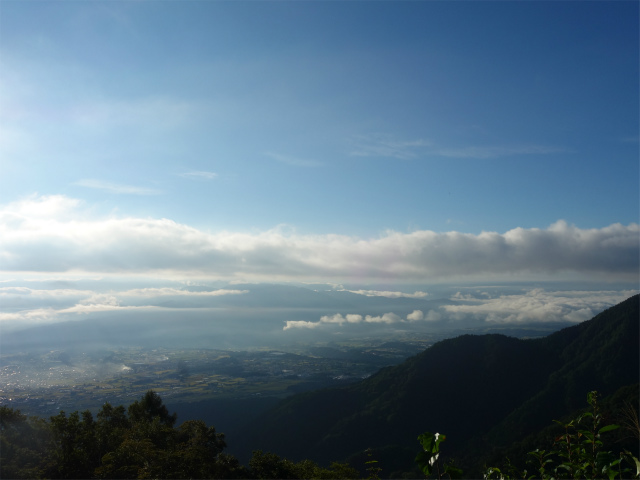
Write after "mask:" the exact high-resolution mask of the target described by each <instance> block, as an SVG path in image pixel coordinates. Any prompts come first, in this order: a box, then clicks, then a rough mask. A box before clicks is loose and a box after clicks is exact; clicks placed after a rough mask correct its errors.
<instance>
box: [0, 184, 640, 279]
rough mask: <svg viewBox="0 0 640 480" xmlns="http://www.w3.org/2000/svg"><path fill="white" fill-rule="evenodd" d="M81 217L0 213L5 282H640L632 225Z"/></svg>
mask: <svg viewBox="0 0 640 480" xmlns="http://www.w3.org/2000/svg"><path fill="white" fill-rule="evenodd" d="M79 207H80V202H79V201H77V200H73V199H69V198H67V197H64V196H49V197H31V198H29V199H26V200H23V201H21V202H14V203H11V204H8V205H6V206H4V207H0V238H2V243H1V245H0V263H1V264H2V268H3V270H4V271H5V272H6V273H9V272H41V273H48V274H56V275H58V276H59V275H60V274H77V273H84V274H95V275H102V274H127V275H132V274H136V275H145V274H146V275H148V274H153V275H154V276H156V277H158V278H173V279H176V278H180V277H183V278H196V277H198V278H208V279H224V280H228V281H232V280H236V279H243V280H250V281H269V282H274V281H307V282H318V283H320V282H327V283H339V282H347V281H360V280H362V279H367V281H375V280H383V281H384V282H385V283H387V282H396V283H403V282H404V283H409V282H416V281H423V282H430V283H433V282H437V281H442V280H445V279H461V278H462V279H479V278H482V279H487V278H491V279H494V280H495V279H496V278H509V279H511V280H514V279H518V278H520V279H526V278H530V277H531V276H534V275H537V276H538V277H543V278H548V279H549V278H552V279H553V278H558V277H559V276H560V278H562V277H561V275H562V274H567V273H578V274H580V275H581V276H583V277H584V278H589V277H592V278H593V279H594V280H604V279H608V280H623V281H624V280H626V281H628V280H631V281H633V280H635V279H637V277H638V264H639V248H638V243H639V233H640V228H639V226H638V224H635V223H632V224H630V225H627V226H625V225H621V224H612V225H610V226H607V227H603V228H598V229H595V228H594V229H581V228H578V227H575V226H572V225H569V224H567V223H566V222H564V221H558V222H556V223H555V224H553V225H551V226H550V227H548V228H547V229H538V228H532V229H523V228H514V229H512V230H509V231H507V232H505V233H503V234H500V233H496V232H483V233H480V234H478V235H475V234H469V233H459V232H446V233H437V232H433V231H428V230H422V231H415V232H411V233H399V232H393V231H389V232H386V233H385V234H384V235H381V236H380V237H376V238H370V239H360V238H357V237H350V236H345V235H334V234H325V235H298V234H296V233H295V232H292V231H283V230H282V229H273V230H268V231H264V232H260V233H239V232H218V233H208V232H204V231H202V230H198V229H195V228H192V227H190V226H188V225H184V224H179V223H177V222H174V221H172V220H169V219H153V218H134V217H125V218H118V217H113V216H110V217H106V218H98V219H87V218H85V216H86V214H85V213H84V212H83V211H80V208H79ZM43 212H47V215H43Z"/></svg>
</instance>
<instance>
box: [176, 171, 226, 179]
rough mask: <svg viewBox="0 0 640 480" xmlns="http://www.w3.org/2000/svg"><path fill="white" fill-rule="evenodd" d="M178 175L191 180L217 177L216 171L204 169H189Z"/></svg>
mask: <svg viewBox="0 0 640 480" xmlns="http://www.w3.org/2000/svg"><path fill="white" fill-rule="evenodd" d="M179 176H181V177H184V178H189V179H191V180H213V179H214V178H217V177H218V174H217V173H214V172H206V171H190V172H184V173H180V174H179Z"/></svg>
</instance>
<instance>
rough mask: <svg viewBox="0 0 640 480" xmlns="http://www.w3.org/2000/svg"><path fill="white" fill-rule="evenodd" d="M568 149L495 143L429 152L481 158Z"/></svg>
mask: <svg viewBox="0 0 640 480" xmlns="http://www.w3.org/2000/svg"><path fill="white" fill-rule="evenodd" d="M568 151H569V150H567V149H566V148H562V147H554V146H545V145H495V146H468V147H461V148H436V149H434V150H433V151H432V152H431V154H433V155H436V156H441V157H450V158H477V159H483V158H496V157H508V156H517V155H549V154H553V153H566V152H568Z"/></svg>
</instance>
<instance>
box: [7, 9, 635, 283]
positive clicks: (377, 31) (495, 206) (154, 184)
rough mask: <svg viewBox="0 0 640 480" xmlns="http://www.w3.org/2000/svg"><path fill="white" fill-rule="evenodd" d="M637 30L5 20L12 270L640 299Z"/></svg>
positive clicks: (566, 16)
mask: <svg viewBox="0 0 640 480" xmlns="http://www.w3.org/2000/svg"><path fill="white" fill-rule="evenodd" d="M638 17H639V14H638V3H637V2H632V1H629V2H626V1H621V2H599V1H595V2H553V1H551V2H484V1H483V2H438V1H433V2H431V1H429V2H427V1H425V2H419V1H418V2H391V1H389V2H314V1H310V2H295V1H284V2H275V1H274V2H271V1H267V2H249V1H246V2H245V1H237V2H234V1H219V2H218V1H193V2H181V1H135V2H130V1H108V2H103V1H99V0H97V1H92V2H76V1H68V2H62V1H60V2H58V1H28V2H24V1H12V0H3V1H2V3H1V4H0V27H1V28H0V68H1V70H0V82H1V84H0V87H1V88H0V209H1V210H0V219H2V224H1V226H0V228H1V233H2V236H3V237H4V241H0V273H2V275H3V278H4V279H5V281H7V282H8V281H11V282H14V283H12V284H11V285H13V286H15V285H17V284H18V283H20V282H21V281H23V280H24V279H26V278H36V277H37V278H65V279H67V280H68V279H72V278H83V277H86V276H90V277H91V276H92V278H93V277H95V276H104V275H125V276H129V278H131V277H132V276H136V277H139V278H154V279H158V278H164V279H166V281H167V282H172V281H182V280H185V279H189V281H196V280H197V281H205V280H206V281H231V282H233V281H278V282H286V281H308V282H311V281H313V282H326V283H328V284H338V283H344V282H355V283H358V284H360V285H362V284H366V283H369V282H372V283H375V282H378V283H379V284H383V287H382V288H383V289H386V288H388V287H389V285H400V286H401V285H404V284H412V285H415V284H420V283H427V284H428V283H430V284H434V283H438V282H440V281H451V280H456V281H457V280H465V281H467V280H468V281H485V280H487V279H490V280H505V279H506V281H515V280H531V279H535V280H540V281H542V280H544V281H556V280H571V281H574V280H585V281H594V282H596V281H597V282H600V281H611V282H613V281H615V282H626V283H627V284H628V283H630V284H632V285H636V286H637V279H638V256H639V255H638V239H639V234H638V232H639V230H638V220H639V216H640V213H639V176H640V172H639V162H638V157H639V155H638V153H639V150H638V148H639V147H638V132H639V122H638V119H639V112H638V105H639V88H638V78H639V72H638V65H639V62H638V58H639V51H638V38H639V33H638V24H639V22H638V20H639V18H638ZM30 276H31V277H30ZM25 281H26V280H25ZM16 282H17V283H16ZM14 284H15V285H14ZM398 288H400V287H398Z"/></svg>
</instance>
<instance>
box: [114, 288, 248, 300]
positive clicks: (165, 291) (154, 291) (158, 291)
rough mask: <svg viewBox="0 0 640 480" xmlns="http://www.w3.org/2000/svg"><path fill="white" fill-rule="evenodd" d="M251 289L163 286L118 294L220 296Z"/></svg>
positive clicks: (119, 293) (133, 295)
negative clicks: (185, 288)
mask: <svg viewBox="0 0 640 480" xmlns="http://www.w3.org/2000/svg"><path fill="white" fill-rule="evenodd" d="M248 292H249V290H226V289H220V290H210V291H197V292H192V291H190V290H180V289H178V288H171V287H163V288H136V289H132V290H125V291H123V292H118V295H120V296H123V297H146V298H153V297H163V296H169V295H171V296H182V297H219V296H222V295H241V294H244V293H248Z"/></svg>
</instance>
